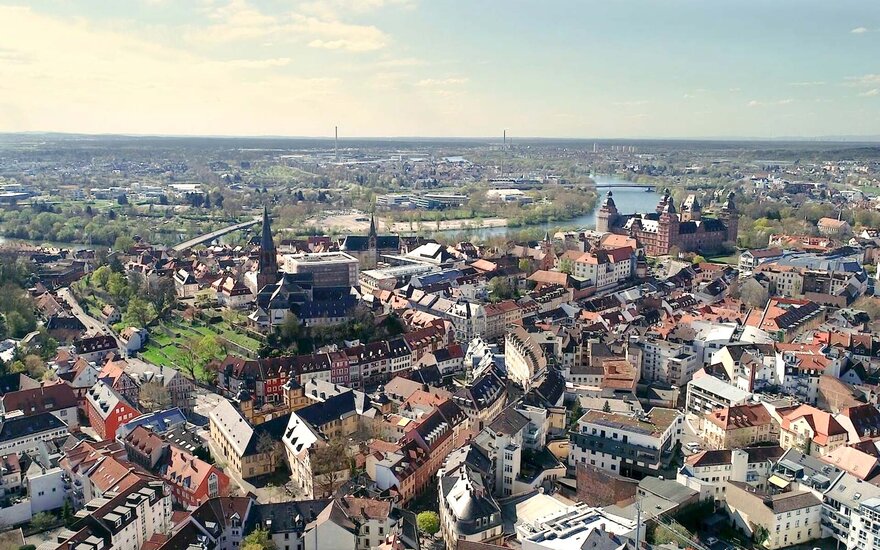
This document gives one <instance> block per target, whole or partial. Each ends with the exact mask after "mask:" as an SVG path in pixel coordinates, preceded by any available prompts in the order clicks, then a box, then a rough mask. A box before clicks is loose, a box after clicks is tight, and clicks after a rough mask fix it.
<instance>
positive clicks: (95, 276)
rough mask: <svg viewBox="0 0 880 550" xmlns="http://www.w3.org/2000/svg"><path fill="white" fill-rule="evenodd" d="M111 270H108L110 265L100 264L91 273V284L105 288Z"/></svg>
mask: <svg viewBox="0 0 880 550" xmlns="http://www.w3.org/2000/svg"><path fill="white" fill-rule="evenodd" d="M112 273H113V272H112V271H111V270H110V267H108V266H106V265H102V266H101V267H99V268H98V269H96V270H95V271H94V273H92V276H91V278H90V279H89V280H90V281H91V282H92V284H93V285H95V286H96V287H98V288H105V287H106V286H107V281H108V280H109V279H110V275H111V274H112Z"/></svg>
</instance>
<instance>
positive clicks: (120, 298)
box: [107, 273, 128, 304]
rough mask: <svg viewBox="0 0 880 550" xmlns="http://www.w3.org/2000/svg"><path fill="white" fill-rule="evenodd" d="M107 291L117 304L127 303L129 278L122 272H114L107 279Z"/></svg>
mask: <svg viewBox="0 0 880 550" xmlns="http://www.w3.org/2000/svg"><path fill="white" fill-rule="evenodd" d="M107 292H109V293H110V296H112V297H113V299H114V300H115V301H116V303H117V304H122V303H125V302H126V301H127V300H128V279H126V278H125V277H124V276H123V275H122V274H121V273H113V274H112V275H110V277H109V278H108V280H107Z"/></svg>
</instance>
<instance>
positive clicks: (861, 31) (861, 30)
mask: <svg viewBox="0 0 880 550" xmlns="http://www.w3.org/2000/svg"><path fill="white" fill-rule="evenodd" d="M849 32H851V33H852V34H864V33H866V32H868V29H867V28H865V27H856V28H854V29H853V30H851V31H849Z"/></svg>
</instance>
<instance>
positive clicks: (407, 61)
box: [376, 57, 427, 67]
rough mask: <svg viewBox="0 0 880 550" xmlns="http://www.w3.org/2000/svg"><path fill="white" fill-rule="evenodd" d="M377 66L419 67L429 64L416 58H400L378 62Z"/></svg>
mask: <svg viewBox="0 0 880 550" xmlns="http://www.w3.org/2000/svg"><path fill="white" fill-rule="evenodd" d="M376 65H377V66H379V67H418V66H422V65H427V62H426V61H425V60H424V59H418V58H416V57H400V58H391V59H383V60H381V61H377V62H376Z"/></svg>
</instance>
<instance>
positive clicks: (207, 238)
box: [172, 216, 262, 252]
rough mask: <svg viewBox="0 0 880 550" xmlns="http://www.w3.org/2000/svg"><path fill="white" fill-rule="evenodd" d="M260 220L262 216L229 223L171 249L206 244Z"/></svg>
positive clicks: (251, 225) (176, 249) (177, 249)
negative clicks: (233, 223)
mask: <svg viewBox="0 0 880 550" xmlns="http://www.w3.org/2000/svg"><path fill="white" fill-rule="evenodd" d="M260 220H262V217H260V216H257V217H255V218H254V219H252V220H250V221H246V222H241V223H237V224H235V225H229V226H227V227H223V228H221V229H218V230H216V231H212V232H210V233H205V234H204V235H201V236H199V237H194V238H192V239H190V240H188V241H183V242H182V243H180V244H176V245H174V246H173V247H172V249H173V250H174V251H175V252H180V251H181V250H186V249H187V248H192V247H194V246H197V245H200V244H206V243H209V242H211V241H213V240H214V239H217V238H220V237H222V236H223V235H228V234H229V233H232V232H233V231H238V230H240V229H247V228H248V227H253V226H255V225H257V224H258V223H260Z"/></svg>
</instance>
